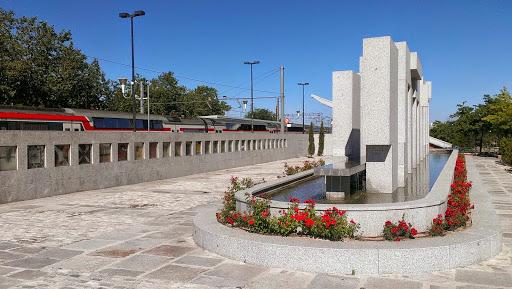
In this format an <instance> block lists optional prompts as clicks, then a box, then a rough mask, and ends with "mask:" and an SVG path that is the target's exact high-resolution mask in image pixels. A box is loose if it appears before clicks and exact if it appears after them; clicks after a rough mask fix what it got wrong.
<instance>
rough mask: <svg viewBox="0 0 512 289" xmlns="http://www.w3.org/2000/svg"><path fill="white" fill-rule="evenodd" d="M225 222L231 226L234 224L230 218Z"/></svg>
mask: <svg viewBox="0 0 512 289" xmlns="http://www.w3.org/2000/svg"><path fill="white" fill-rule="evenodd" d="M226 222H228V223H229V224H231V225H233V224H234V223H235V221H233V219H231V218H230V217H226Z"/></svg>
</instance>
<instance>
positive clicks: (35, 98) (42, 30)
mask: <svg viewBox="0 0 512 289" xmlns="http://www.w3.org/2000/svg"><path fill="white" fill-rule="evenodd" d="M108 90H109V84H108V81H107V80H106V79H105V75H104V74H103V72H102V71H101V69H100V66H99V63H98V61H96V60H93V61H92V62H91V63H88V62H87V57H86V56H85V55H84V54H83V53H82V52H81V51H80V50H78V49H77V48H75V47H74V45H73V42H72V40H71V33H70V32H69V31H62V32H56V31H55V29H54V28H53V26H51V25H49V24H48V23H46V22H44V21H39V20H38V19H37V18H36V17H31V18H29V17H20V18H16V17H15V15H14V13H13V12H11V11H5V10H3V9H1V8H0V104H4V105H26V106H44V107H83V108H102V107H103V100H104V99H105V96H106V95H107V94H109V91H108Z"/></svg>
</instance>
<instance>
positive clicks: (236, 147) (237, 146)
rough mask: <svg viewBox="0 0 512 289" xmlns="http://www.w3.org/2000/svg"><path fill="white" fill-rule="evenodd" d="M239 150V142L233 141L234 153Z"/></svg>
mask: <svg viewBox="0 0 512 289" xmlns="http://www.w3.org/2000/svg"><path fill="white" fill-rule="evenodd" d="M239 150H240V141H239V140H235V152H237V151H239Z"/></svg>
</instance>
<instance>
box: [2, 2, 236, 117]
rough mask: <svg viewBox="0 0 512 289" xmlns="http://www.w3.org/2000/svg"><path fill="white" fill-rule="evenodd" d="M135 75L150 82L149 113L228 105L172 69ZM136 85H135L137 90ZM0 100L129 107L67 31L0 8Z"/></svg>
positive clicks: (213, 110) (202, 111) (212, 110)
mask: <svg viewBox="0 0 512 289" xmlns="http://www.w3.org/2000/svg"><path fill="white" fill-rule="evenodd" d="M136 80H137V83H148V82H149V83H151V88H150V98H151V107H150V108H151V113H153V114H162V115H169V114H175V115H177V116H185V117H194V116H198V115H210V114H224V113H225V111H227V110H229V109H230V106H229V105H227V104H226V103H225V102H223V101H220V100H219V99H218V96H217V90H216V89H215V88H212V87H208V86H198V87H196V88H194V89H191V90H189V89H187V88H186V87H184V86H183V85H180V84H179V83H178V80H177V79H176V78H175V77H174V74H173V73H172V72H166V73H162V74H160V75H159V76H158V77H156V78H155V79H151V80H146V79H144V78H143V77H141V76H137V79H136ZM139 89H140V87H139V86H138V85H137V86H136V91H137V94H139ZM137 103H138V102H137ZM0 105H23V106H34V107H72V108H87V109H107V110H114V111H131V110H132V100H131V99H130V98H125V97H123V95H122V94H121V90H120V88H119V86H118V82H117V81H112V80H107V79H106V78H105V75H104V73H103V71H102V70H101V68H100V65H99V63H98V61H97V60H92V62H90V63H89V62H87V57H86V56H85V55H84V54H83V53H82V52H81V51H80V50H79V49H77V48H75V47H74V45H73V41H72V38H71V33H70V32H69V31H62V32H56V31H55V29H54V28H53V26H51V25H49V24H48V23H46V22H44V21H40V20H38V19H37V18H36V17H31V18H28V17H19V18H17V17H15V15H14V13H13V12H11V11H5V10H3V9H1V8H0ZM146 109H147V107H146ZM137 111H139V106H138V105H137Z"/></svg>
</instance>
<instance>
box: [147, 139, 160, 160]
mask: <svg viewBox="0 0 512 289" xmlns="http://www.w3.org/2000/svg"><path fill="white" fill-rule="evenodd" d="M157 157H158V143H157V142H150V143H149V158H150V159H156V158H157Z"/></svg>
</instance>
